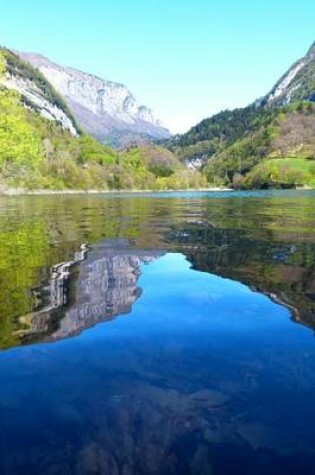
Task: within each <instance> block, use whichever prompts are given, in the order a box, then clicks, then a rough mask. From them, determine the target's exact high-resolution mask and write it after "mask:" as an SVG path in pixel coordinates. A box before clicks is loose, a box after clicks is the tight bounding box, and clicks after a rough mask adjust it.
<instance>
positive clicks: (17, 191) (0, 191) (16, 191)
mask: <svg viewBox="0 0 315 475" xmlns="http://www.w3.org/2000/svg"><path fill="white" fill-rule="evenodd" d="M218 191H233V190H232V189H231V188H216V187H211V188H198V189H181V190H67V189H65V190H27V189H23V188H0V196H29V195H36V196H45V195H102V194H104V195H108V194H116V193H117V194H127V193H132V194H142V193H183V192H186V193H190V192H192V193H194V192H218Z"/></svg>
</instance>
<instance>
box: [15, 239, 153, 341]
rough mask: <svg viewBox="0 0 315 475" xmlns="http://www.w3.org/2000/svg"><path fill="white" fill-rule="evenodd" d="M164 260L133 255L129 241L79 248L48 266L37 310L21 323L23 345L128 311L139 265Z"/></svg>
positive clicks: (63, 335)
mask: <svg viewBox="0 0 315 475" xmlns="http://www.w3.org/2000/svg"><path fill="white" fill-rule="evenodd" d="M161 255H162V252H159V251H150V250H138V251H136V250H132V249H131V248H130V246H129V244H128V241H127V240H123V239H120V240H106V241H103V242H101V243H99V244H98V245H96V246H94V247H93V249H88V247H87V246H86V245H85V244H83V245H81V246H80V251H79V252H77V253H75V256H74V259H73V260H71V261H67V262H62V263H60V264H56V265H54V266H53V267H52V270H51V276H50V279H49V281H48V282H44V283H43V284H42V285H41V286H39V287H37V288H36V289H34V290H33V293H34V295H36V301H37V307H39V308H35V311H33V312H31V313H29V314H28V315H24V316H21V317H20V318H19V323H20V329H19V330H18V334H19V337H20V339H21V342H22V343H29V342H34V341H45V340H47V339H49V340H58V339H61V338H66V337H70V336H73V335H77V334H79V333H80V332H81V331H83V330H85V329H87V328H89V327H92V326H93V325H96V324H97V323H100V322H105V321H109V320H111V319H113V318H114V317H115V316H117V315H124V314H127V313H130V312H131V309H132V305H133V303H134V302H135V301H136V300H137V299H138V298H139V297H140V295H141V292H142V291H141V289H140V288H139V287H137V280H138V278H139V276H140V273H141V271H140V267H141V265H142V264H149V263H150V262H152V261H153V260H154V259H157V258H158V257H160V256H161Z"/></svg>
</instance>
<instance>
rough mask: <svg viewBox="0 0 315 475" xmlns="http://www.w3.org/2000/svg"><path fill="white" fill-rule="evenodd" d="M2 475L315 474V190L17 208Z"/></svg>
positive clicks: (5, 211) (3, 337) (0, 230)
mask: <svg viewBox="0 0 315 475" xmlns="http://www.w3.org/2000/svg"><path fill="white" fill-rule="evenodd" d="M0 218H1V224H0V296H1V299H0V348H1V351H0V386H1V391H0V423H1V436H0V473H1V475H20V474H23V475H24V474H27V475H33V474H34V475H37V474H38V475H42V474H45V475H59V474H62V475H63V474H69V475H70V474H71V475H72V474H76V475H81V474H84V475H85V474H88V475H90V474H91V475H98V474H106V475H151V474H152V475H159V474H161V475H177V474H180V475H188V474H192V475H203V474H205V475H210V474H211V475H226V474H228V475H230V474H231V475H232V474H233V475H235V474H240V475H253V474H257V475H311V474H312V475H313V474H314V466H315V404H314V401H315V340H314V328H315V191H274V192H272V191H265V192H217V193H216V192H212V193H210V192H209V193H207V192H200V193H154V194H153V193H152V194H146V195H144V194H124V195H115V194H108V195H86V196H85V195H78V196H43V197H38V196H28V197H1V198H0Z"/></svg>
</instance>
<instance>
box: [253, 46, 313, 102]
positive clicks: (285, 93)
mask: <svg viewBox="0 0 315 475" xmlns="http://www.w3.org/2000/svg"><path fill="white" fill-rule="evenodd" d="M295 100H311V101H315V43H314V44H313V45H312V46H311V48H310V49H309V51H308V52H307V54H306V55H305V56H304V58H301V59H299V60H298V61H297V62H296V63H295V64H293V66H292V67H291V68H290V69H289V70H288V71H287V72H286V73H285V74H284V75H283V76H282V77H281V78H280V79H279V81H278V82H277V83H276V84H275V86H274V87H273V89H272V90H271V91H270V92H269V94H267V95H266V96H265V98H263V100H262V103H263V104H276V105H278V106H283V105H285V104H288V103H290V102H292V101H295Z"/></svg>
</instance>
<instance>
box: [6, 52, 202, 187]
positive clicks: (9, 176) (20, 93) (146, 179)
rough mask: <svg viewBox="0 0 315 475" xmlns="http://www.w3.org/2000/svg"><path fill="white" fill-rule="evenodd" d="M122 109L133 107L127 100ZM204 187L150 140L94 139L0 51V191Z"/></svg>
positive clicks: (44, 85) (35, 74)
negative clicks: (114, 144) (116, 145)
mask: <svg viewBox="0 0 315 475" xmlns="http://www.w3.org/2000/svg"><path fill="white" fill-rule="evenodd" d="M121 88H122V89H123V86H121ZM114 102H115V101H114V99H113V104H114ZM113 104H112V105H113ZM125 106H126V104H125ZM113 107H114V106H113ZM118 109H119V107H118ZM125 109H126V110H129V111H131V110H132V107H131V99H130V101H129V105H128V107H127V106H126V107H125ZM120 112H121V111H120ZM121 113H122V112H121ZM130 113H131V112H130ZM148 114H149V112H148V111H146V110H145V109H144V108H138V109H137V112H136V113H135V115H137V116H139V117H140V116H141V117H142V119H143V122H145V121H144V119H146V120H149V119H150V116H149V115H148ZM117 115H118V112H117ZM124 120H127V119H126V117H125V118H124ZM152 121H153V119H152ZM119 133H120V134H121V135H120V139H121V138H122V137H123V140H126V139H127V135H128V139H131V137H132V140H134V139H135V138H137V140H139V136H140V134H139V132H136V131H134V132H132V131H130V130H129V132H126V130H125V131H122V130H121V131H120V132H119ZM142 135H143V134H142ZM111 137H113V136H111ZM150 137H151V138H152V136H150ZM120 143H121V142H120ZM205 186H206V179H205V178H204V177H203V176H201V174H200V173H192V172H189V171H188V170H186V169H185V167H184V166H183V165H182V164H181V163H180V161H179V160H178V158H177V157H176V156H175V155H174V154H173V153H172V152H170V151H169V150H166V149H164V148H163V147H161V146H157V145H155V144H153V143H150V142H148V141H147V140H146V141H145V143H142V144H138V145H135V143H134V142H133V144H132V145H130V146H128V147H127V148H124V149H122V150H120V151H117V150H113V149H112V148H110V147H108V146H107V145H104V144H102V143H100V142H99V141H97V140H95V139H94V138H93V137H91V136H90V135H88V134H87V133H86V132H85V131H84V130H83V129H82V127H81V126H80V125H79V124H78V122H77V120H76V117H75V116H74V114H73V113H72V110H71V108H70V107H69V104H67V102H66V101H65V98H64V97H63V96H62V95H61V94H59V92H58V91H56V89H55V87H54V86H53V85H52V84H51V83H50V82H49V81H48V79H47V78H46V77H45V76H44V75H43V74H42V73H41V72H40V71H39V70H38V69H36V68H35V67H33V66H32V65H31V64H30V63H29V62H27V61H24V60H23V59H21V58H20V57H19V56H18V55H17V54H16V53H14V52H12V51H10V50H8V49H6V48H0V193H10V192H11V191H10V190H12V189H16V188H18V189H26V190H29V189H52V190H56V189H57V190H64V189H76V190H122V189H123V190H131V189H136V190H147V189H154V190H164V189H181V188H198V187H205Z"/></svg>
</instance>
